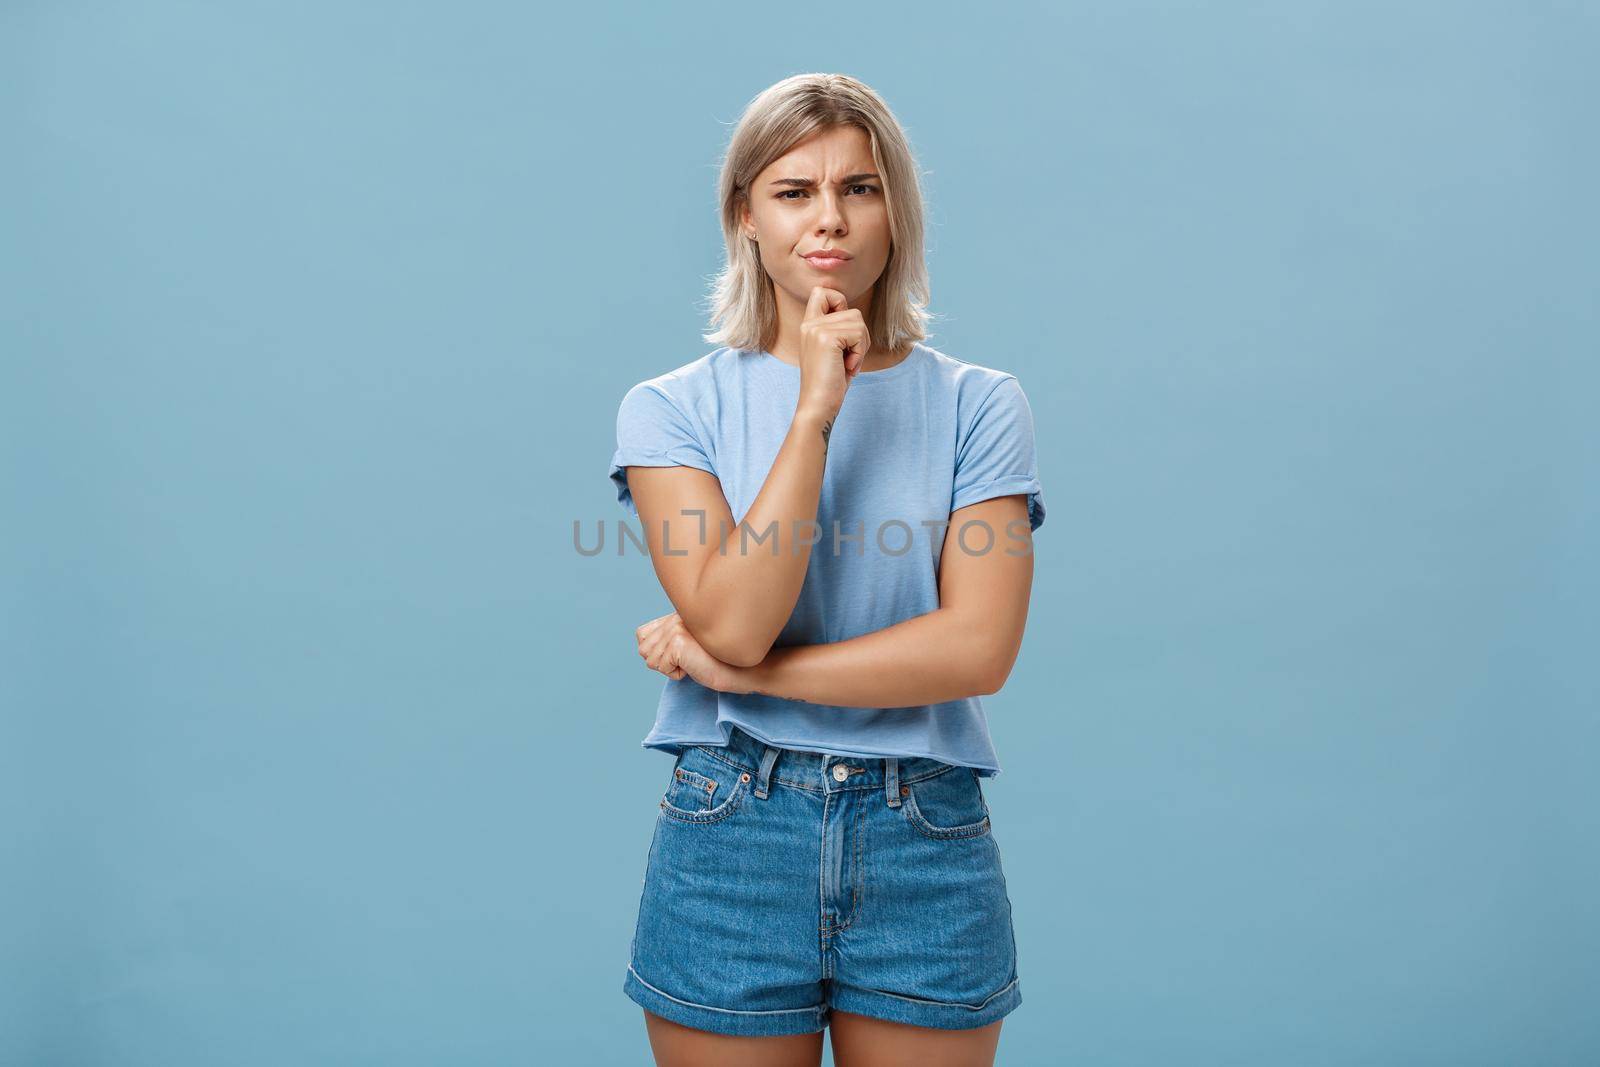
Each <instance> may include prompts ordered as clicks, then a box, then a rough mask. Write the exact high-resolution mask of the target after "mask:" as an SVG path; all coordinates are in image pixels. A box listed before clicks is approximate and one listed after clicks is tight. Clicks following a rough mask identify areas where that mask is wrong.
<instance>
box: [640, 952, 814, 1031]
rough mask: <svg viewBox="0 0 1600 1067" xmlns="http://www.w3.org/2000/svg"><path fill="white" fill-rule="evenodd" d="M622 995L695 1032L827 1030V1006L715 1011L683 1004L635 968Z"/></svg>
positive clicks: (688, 1003) (699, 1005) (715, 1009)
mask: <svg viewBox="0 0 1600 1067" xmlns="http://www.w3.org/2000/svg"><path fill="white" fill-rule="evenodd" d="M622 991H623V992H624V993H626V994H628V998H629V999H630V1000H632V1001H633V1002H634V1003H635V1004H638V1005H639V1006H640V1007H642V1008H645V1009H646V1010H648V1011H650V1012H653V1013H654V1014H656V1015H659V1016H661V1017H662V1018H663V1019H669V1020H671V1021H672V1022H675V1023H680V1024H682V1025H684V1026H691V1027H693V1028H695V1029H696V1030H709V1031H711V1032H712V1033H716V1034H733V1035H736V1036H740V1037H781V1036H783V1035H785V1034H814V1033H816V1032H817V1031H819V1030H824V1029H826V1028H827V1015H828V1005H826V1004H814V1005H812V1006H811V1007H809V1008H787V1009H782V1010H778V1011H737V1010H735V1009H733V1008H713V1007H711V1006H709V1005H706V1004H695V1003H692V1002H690V1001H687V1000H680V999H678V998H677V997H674V996H672V995H671V994H670V993H666V992H663V991H662V990H660V989H657V988H656V987H655V986H653V985H651V984H650V983H649V982H646V981H645V980H644V979H643V978H640V977H639V975H638V973H637V972H635V971H634V969H633V965H632V964H629V965H628V973H627V975H626V976H625V977H624V978H623V980H622Z"/></svg>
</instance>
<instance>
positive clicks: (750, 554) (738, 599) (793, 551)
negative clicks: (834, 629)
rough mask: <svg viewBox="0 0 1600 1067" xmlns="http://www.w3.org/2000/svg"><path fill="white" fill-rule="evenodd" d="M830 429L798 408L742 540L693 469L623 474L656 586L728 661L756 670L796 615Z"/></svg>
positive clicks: (720, 499) (720, 501)
mask: <svg viewBox="0 0 1600 1067" xmlns="http://www.w3.org/2000/svg"><path fill="white" fill-rule="evenodd" d="M832 428H833V419H832V417H830V416H828V415H826V414H825V413H823V412H819V411H816V410H814V409H812V408H810V407H805V406H802V407H799V408H797V410H796V411H795V415H794V419H793V421H792V422H791V423H790V424H789V433H788V435H787V436H786V437H785V438H784V441H783V445H782V447H780V448H779V450H778V455H777V457H776V458H775V459H774V460H773V462H772V469H771V471H769V472H768V474H767V480H766V482H765V483H764V484H763V485H762V487H761V492H760V493H759V494H757V496H756V499H755V501H754V502H753V503H752V504H751V505H750V510H749V511H747V512H746V513H745V516H744V520H743V523H742V527H747V528H748V532H746V531H745V530H744V529H743V528H741V527H735V526H734V523H733V513H732V511H731V510H730V509H729V507H728V501H727V499H726V498H725V497H724V496H723V494H722V485H721V483H719V482H718V481H717V479H716V477H715V476H714V475H711V474H708V473H707V472H705V471H702V470H696V469H695V468H693V467H629V468H628V469H627V470H628V484H629V486H630V487H631V488H632V491H633V499H634V503H635V505H636V506H637V507H638V509H639V517H640V519H641V520H642V521H643V523H644V531H645V541H646V544H647V545H648V546H649V548H650V559H651V561H652V563H653V564H654V566H655V571H656V577H657V578H659V579H660V581H661V587H662V588H663V589H664V590H665V591H666V594H667V598H668V599H669V600H671V601H672V606H673V607H674V608H675V609H676V610H677V612H678V614H679V616H681V617H682V619H683V621H684V625H686V626H687V627H688V628H689V632H690V633H692V634H694V636H695V639H696V640H698V641H699V642H700V644H701V645H702V646H703V647H704V648H705V650H706V651H707V652H709V653H711V654H712V655H713V656H716V657H717V658H718V659H720V660H722V661H723V662H725V663H730V664H733V665H735V666H750V665H752V664H755V663H759V662H760V661H761V658H762V657H763V656H764V655H766V652H767V650H768V649H769V648H771V647H772V642H773V641H774V640H776V638H777V636H778V634H779V633H780V632H781V631H782V630H783V626H784V624H785V623H786V622H788V621H789V616H790V615H791V614H792V613H793V612H794V606H795V602H796V601H797V600H799V598H800V588H801V586H802V585H804V584H805V577H806V567H807V566H808V565H809V564H810V562H811V542H812V541H813V540H815V539H816V538H815V533H816V527H815V526H814V523H815V522H816V518H817V501H818V499H819V498H820V496H821V494H822V473H823V469H824V463H825V460H826V458H827V451H828V434H829V432H830V431H831V430H832ZM663 537H664V538H665V540H664V541H663Z"/></svg>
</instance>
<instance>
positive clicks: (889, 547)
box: [610, 343, 1044, 777]
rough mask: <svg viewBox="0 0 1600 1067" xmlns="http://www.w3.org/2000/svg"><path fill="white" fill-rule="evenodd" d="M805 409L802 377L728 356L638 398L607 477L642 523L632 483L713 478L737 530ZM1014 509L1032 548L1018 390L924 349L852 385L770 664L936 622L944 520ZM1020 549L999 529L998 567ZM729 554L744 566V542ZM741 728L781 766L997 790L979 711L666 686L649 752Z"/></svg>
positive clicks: (1038, 496) (1036, 503) (1034, 520)
mask: <svg viewBox="0 0 1600 1067" xmlns="http://www.w3.org/2000/svg"><path fill="white" fill-rule="evenodd" d="M799 396H800V368H799V367H797V366H795V365H793V364H790V363H785V362H784V361H783V360H781V359H779V358H778V357H776V356H774V355H772V354H771V353H769V352H756V351H750V350H747V349H738V348H719V349H717V350H716V351H714V352H710V353H708V354H707V355H704V356H702V357H700V358H699V359H696V360H694V361H693V362H691V363H686V364H684V365H683V366H681V367H678V368H676V369H675V370H671V371H668V372H667V373H665V374H662V375H659V376H657V377H654V378H650V379H648V380H646V381H643V382H640V383H639V384H637V385H635V386H633V387H632V388H631V389H629V390H628V392H627V394H626V395H625V396H624V397H623V398H622V404H621V406H620V408H619V409H618V411H617V450H616V452H615V454H614V455H613V456H612V457H611V472H610V476H611V480H612V483H613V484H614V485H615V487H616V490H617V499H618V500H619V501H620V502H621V503H622V505H623V507H624V508H626V509H627V511H628V513H629V514H630V515H632V516H634V517H635V518H637V517H638V514H639V511H638V508H637V507H636V506H635V505H634V502H633V495H632V494H631V493H630V492H629V490H628V482H627V472H626V471H625V470H624V469H623V468H625V467H628V466H640V467H672V466H685V467H697V468H699V469H700V470H703V471H709V472H710V473H712V474H714V475H716V477H717V480H718V481H720V482H721V483H722V492H723V495H724V496H725V497H726V498H727V501H728V509H729V511H730V512H731V513H732V516H733V520H734V522H735V523H736V524H737V523H739V522H741V521H742V520H743V519H744V516H745V513H746V512H747V511H748V510H749V508H750V505H751V504H752V503H754V502H755V498H756V496H757V494H759V493H760V492H761V488H762V486H763V484H765V482H766V478H767V474H768V473H769V472H770V471H771V470H772V463H773V461H774V460H775V459H776V458H777V455H778V450H779V448H781V447H782V445H783V440H784V438H785V436H787V434H788V432H789V425H790V423H791V421H792V420H793V418H794V412H795V405H796V403H797V402H798V400H799ZM1013 493H1025V494H1027V497H1028V522H1029V525H1030V527H1031V528H1032V529H1035V530H1037V529H1038V528H1039V525H1040V524H1041V523H1043V522H1044V498H1043V495H1042V492H1041V489H1040V485H1039V474H1038V469H1037V460H1036V456H1035V451H1034V433H1033V414H1032V411H1031V410H1030V409H1029V406H1028V401H1027V398H1026V397H1025V396H1024V395H1023V392H1022V386H1021V385H1020V384H1019V383H1018V382H1017V379H1016V376H1015V375H1012V374H1008V373H1006V372H1004V371H999V370H992V369H990V368H988V367H982V366H978V365H977V364H974V363H968V362H966V361H964V360H960V359H956V358H954V357H952V356H948V355H945V354H944V353H942V352H939V351H937V350H935V349H933V348H930V347H928V346H927V345H924V344H921V343H918V344H915V345H913V346H912V349H911V354H910V355H908V356H907V357H906V358H905V359H903V360H901V361H900V362H899V363H897V364H895V365H894V366H892V367H889V368H888V369H886V370H879V371H865V372H862V373H860V374H858V375H856V377H855V379H854V380H853V381H851V383H850V386H849V388H848V389H847V390H846V391H845V397H844V403H843V404H842V406H841V407H840V409H839V415H838V418H836V419H835V420H834V424H833V428H832V430H831V431H830V433H829V437H828V456H827V462H826V464H825V465H824V468H823V478H822V492H821V496H820V497H819V500H818V503H817V523H818V527H819V528H820V529H819V530H817V531H814V540H815V543H814V544H813V545H812V546H811V556H810V559H809V560H808V563H807V569H806V576H805V582H804V584H803V586H802V588H801V590H800V597H799V600H798V601H797V602H796V603H795V607H794V612H793V613H792V614H791V615H790V617H789V621H788V623H787V624H786V625H785V626H784V628H783V632H782V633H781V634H780V635H779V636H778V638H777V640H776V642H774V645H775V647H784V646H789V645H812V644H825V643H830V642H834V641H844V640H847V639H849V638H852V637H858V636H860V635H862V634H867V633H872V632H874V631H876V630H881V629H884V628H885V627H888V626H893V625H894V624H895V623H898V622H904V621H905V620H907V619H911V618H915V617H916V616H918V615H924V614H927V613H928V612H930V611H933V610H935V609H936V608H938V606H939V556H940V551H941V549H942V547H943V544H944V539H945V534H946V531H947V529H948V524H949V521H950V513H951V512H952V511H954V510H956V509H957V508H961V507H965V506H966V505H968V504H974V503H977V502H978V501H980V500H988V499H989V498H991V497H997V496H1007V495H1010V494H1013ZM925 521H926V522H931V523H937V524H939V525H924V522H925ZM958 529H959V528H958ZM836 531H837V532H836ZM765 532H766V531H764V530H760V529H754V528H751V532H750V540H748V541H747V542H746V548H745V549H744V550H745V551H749V552H769V553H770V552H771V551H772V541H771V539H770V537H769V538H768V539H767V540H766V541H763V542H757V541H756V540H755V539H754V538H755V537H756V536H758V535H761V534H764V533H765ZM804 532H805V528H804V527H803V526H802V527H801V528H800V533H801V535H802V536H803V535H804ZM706 536H707V538H708V539H711V538H715V537H718V536H720V532H719V531H718V530H717V529H716V528H715V524H712V523H708V525H707V528H706ZM989 537H990V534H989V533H988V532H986V531H985V530H984V529H983V528H982V527H972V528H970V529H969V530H968V532H967V536H966V539H965V540H964V541H963V542H962V543H963V544H964V545H965V546H966V549H967V550H968V551H971V552H974V553H981V552H983V551H985V545H986V544H989ZM835 538H837V544H838V550H837V554H836V553H835V550H834V545H835ZM1021 547H1022V546H1021V543H1020V542H1019V541H1017V540H1016V539H1014V538H1013V537H1011V536H1010V535H1009V534H1008V533H1007V532H1006V531H1005V530H1004V529H995V530H993V543H992V546H991V547H989V548H988V549H987V550H988V551H996V552H1002V551H1006V550H1008V549H1009V550H1011V551H1017V550H1019V549H1020V548H1021ZM952 548H953V549H954V550H955V551H961V549H960V548H956V547H955V546H954V545H952ZM728 551H729V552H730V553H731V552H737V551H740V549H739V541H738V535H737V534H735V540H734V541H733V542H731V543H730V544H729V546H728ZM735 725H737V726H739V727H740V728H741V729H743V730H745V731H747V732H748V733H750V734H752V735H753V736H755V737H757V738H760V739H761V740H763V741H765V742H767V743H768V744H771V745H775V746H777V747H779V748H801V749H811V750H815V751H821V752H827V753H831V754H834V755H842V756H862V757H869V758H870V757H879V758H881V757H884V756H926V757H929V758H932V759H936V760H940V761H941V762H944V763H953V764H958V765H962V766H967V767H972V768H974V769H976V771H977V772H978V774H979V775H981V776H984V777H991V776H993V775H996V774H998V773H999V772H1000V764H999V761H998V760H997V759H996V757H995V752H994V745H993V743H992V742H991V741H990V738H989V726H988V721H987V720H986V719H985V717H984V712H983V704H982V702H981V701H980V700H979V698H978V697H975V696H974V697H967V698H965V699H962V700H950V701H945V702H943V703H939V704H925V705H920V706H914V707H900V708H857V707H841V706H836V705H828V704H812V703H808V702H806V701H800V700H786V699H783V698H780V697H773V696H768V695H765V694H758V693H747V694H739V693H719V692H717V691H716V690H713V689H709V688H707V687H705V686H703V685H701V684H700V683H699V682H696V681H695V680H694V679H693V678H690V677H688V676H687V675H685V676H684V677H683V678H679V679H671V678H668V679H666V680H665V685H664V686H663V688H662V691H661V700H660V703H659V705H658V706H657V709H656V721H655V725H654V727H653V728H652V729H651V730H650V733H649V734H648V735H647V736H646V737H645V738H644V740H643V741H642V742H641V744H642V745H643V747H645V748H658V749H664V750H666V751H668V752H673V753H677V752H679V751H681V750H682V747H683V746H685V745H725V744H727V742H728V738H729V737H730V736H731V735H732V732H733V727H734V726H735Z"/></svg>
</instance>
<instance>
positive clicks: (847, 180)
mask: <svg viewBox="0 0 1600 1067" xmlns="http://www.w3.org/2000/svg"><path fill="white" fill-rule="evenodd" d="M877 177H878V176H877V175H876V174H847V175H845V176H844V177H843V178H840V179H839V184H840V185H854V184H855V183H856V182H864V181H866V180H867V179H869V178H872V179H876V178H877ZM767 184H769V185H788V186H792V187H793V188H796V189H810V188H811V187H812V186H814V185H816V184H817V183H816V182H815V181H813V180H812V179H810V178H778V179H777V180H776V181H772V182H768V183H767Z"/></svg>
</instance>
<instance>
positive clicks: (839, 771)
mask: <svg viewBox="0 0 1600 1067" xmlns="http://www.w3.org/2000/svg"><path fill="white" fill-rule="evenodd" d="M848 777H850V769H849V768H848V767H846V766H845V765H844V764H842V763H835V764H834V765H833V780H834V781H836V782H842V781H844V780H845V779H846V778H848Z"/></svg>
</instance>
